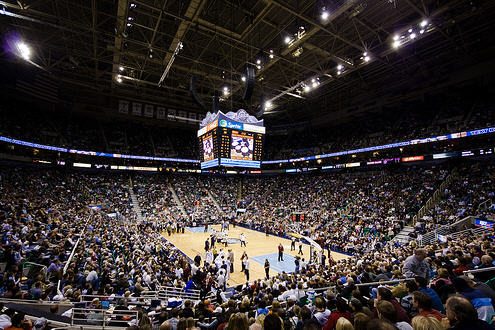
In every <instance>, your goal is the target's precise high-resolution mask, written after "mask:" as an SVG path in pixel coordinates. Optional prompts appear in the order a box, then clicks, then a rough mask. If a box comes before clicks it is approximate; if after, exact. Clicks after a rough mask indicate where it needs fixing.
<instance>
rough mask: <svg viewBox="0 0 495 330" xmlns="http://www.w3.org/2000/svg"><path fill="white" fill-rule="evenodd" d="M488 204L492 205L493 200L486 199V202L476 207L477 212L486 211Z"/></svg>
mask: <svg viewBox="0 0 495 330" xmlns="http://www.w3.org/2000/svg"><path fill="white" fill-rule="evenodd" d="M488 203H490V205H492V204H493V200H492V199H491V198H488V199H487V200H486V201H483V202H481V203H480V205H478V209H477V210H478V212H481V211H484V210H486V209H487V208H488V207H489V206H490V205H488V206H487V204H488Z"/></svg>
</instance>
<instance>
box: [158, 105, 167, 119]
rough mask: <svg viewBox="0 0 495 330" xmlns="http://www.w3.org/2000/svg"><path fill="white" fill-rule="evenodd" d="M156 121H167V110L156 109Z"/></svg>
mask: <svg viewBox="0 0 495 330" xmlns="http://www.w3.org/2000/svg"><path fill="white" fill-rule="evenodd" d="M156 119H167V110H166V109H165V108H163V107H157V108H156Z"/></svg>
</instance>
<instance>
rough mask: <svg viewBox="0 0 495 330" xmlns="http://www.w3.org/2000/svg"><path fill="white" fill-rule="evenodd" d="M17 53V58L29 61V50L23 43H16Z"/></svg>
mask: <svg viewBox="0 0 495 330" xmlns="http://www.w3.org/2000/svg"><path fill="white" fill-rule="evenodd" d="M17 51H18V52H19V56H20V57H22V58H23V59H25V60H29V59H30V58H31V48H29V46H28V45H27V44H25V43H24V42H22V41H20V42H19V43H17Z"/></svg>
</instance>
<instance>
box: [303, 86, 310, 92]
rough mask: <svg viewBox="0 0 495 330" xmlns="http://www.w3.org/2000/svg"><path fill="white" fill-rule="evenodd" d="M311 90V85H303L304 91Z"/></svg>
mask: <svg viewBox="0 0 495 330" xmlns="http://www.w3.org/2000/svg"><path fill="white" fill-rule="evenodd" d="M310 90H311V87H309V85H304V91H305V92H306V93H307V92H309V91H310Z"/></svg>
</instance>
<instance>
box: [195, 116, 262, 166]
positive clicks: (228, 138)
mask: <svg viewBox="0 0 495 330" xmlns="http://www.w3.org/2000/svg"><path fill="white" fill-rule="evenodd" d="M264 136H265V127H263V126H256V125H251V124H245V123H240V122H235V121H232V120H230V119H225V118H222V117H219V118H218V119H217V120H215V121H213V122H211V123H209V124H208V125H206V126H205V127H203V128H201V129H200V130H199V131H198V139H199V149H200V155H201V169H207V168H213V167H237V168H260V167H261V159H262V156H263V141H264Z"/></svg>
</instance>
